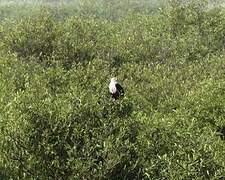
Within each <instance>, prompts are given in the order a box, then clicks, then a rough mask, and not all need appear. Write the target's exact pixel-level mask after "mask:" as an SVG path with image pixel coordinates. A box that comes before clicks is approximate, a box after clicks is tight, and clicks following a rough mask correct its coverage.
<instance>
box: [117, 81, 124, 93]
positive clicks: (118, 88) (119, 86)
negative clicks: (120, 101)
mask: <svg viewBox="0 0 225 180" xmlns="http://www.w3.org/2000/svg"><path fill="white" fill-rule="evenodd" d="M116 89H117V90H118V91H119V93H120V95H124V89H123V87H122V86H121V85H120V84H119V83H116Z"/></svg>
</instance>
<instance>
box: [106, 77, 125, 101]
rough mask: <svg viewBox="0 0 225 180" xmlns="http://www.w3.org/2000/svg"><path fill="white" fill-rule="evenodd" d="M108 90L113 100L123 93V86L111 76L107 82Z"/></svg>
mask: <svg viewBox="0 0 225 180" xmlns="http://www.w3.org/2000/svg"><path fill="white" fill-rule="evenodd" d="M109 92H110V93H111V95H112V98H113V99H114V100H116V99H118V98H119V97H120V96H123V95H124V89H123V87H122V86H121V85H120V84H119V83H118V82H117V81H116V78H115V77H113V78H112V79H111V81H110V83H109Z"/></svg>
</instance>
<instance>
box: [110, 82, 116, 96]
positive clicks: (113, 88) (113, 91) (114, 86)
mask: <svg viewBox="0 0 225 180" xmlns="http://www.w3.org/2000/svg"><path fill="white" fill-rule="evenodd" d="M109 92H110V93H112V94H114V93H116V84H115V82H110V84H109Z"/></svg>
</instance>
